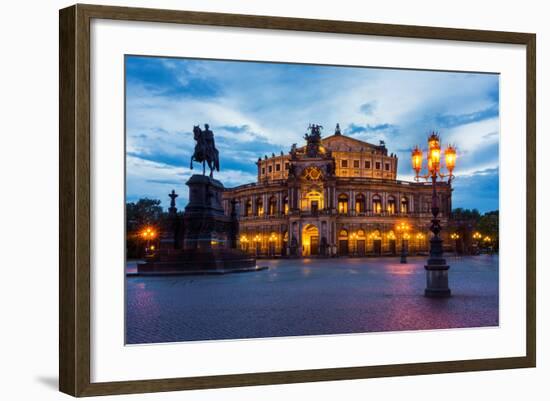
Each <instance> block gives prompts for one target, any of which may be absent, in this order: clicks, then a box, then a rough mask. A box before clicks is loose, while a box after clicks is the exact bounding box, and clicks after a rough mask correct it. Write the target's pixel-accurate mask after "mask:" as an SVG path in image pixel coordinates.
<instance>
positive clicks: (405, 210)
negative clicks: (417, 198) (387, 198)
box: [401, 196, 409, 213]
mask: <svg viewBox="0 0 550 401" xmlns="http://www.w3.org/2000/svg"><path fill="white" fill-rule="evenodd" d="M401 213H409V200H408V199H407V197H406V196H404V197H402V198H401Z"/></svg>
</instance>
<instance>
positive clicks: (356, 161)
mask: <svg viewBox="0 0 550 401" xmlns="http://www.w3.org/2000/svg"><path fill="white" fill-rule="evenodd" d="M353 168H359V160H354V161H353Z"/></svg>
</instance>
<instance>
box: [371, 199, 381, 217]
mask: <svg viewBox="0 0 550 401" xmlns="http://www.w3.org/2000/svg"><path fill="white" fill-rule="evenodd" d="M372 211H373V212H374V213H382V199H381V198H380V196H378V195H374V196H373V197H372Z"/></svg>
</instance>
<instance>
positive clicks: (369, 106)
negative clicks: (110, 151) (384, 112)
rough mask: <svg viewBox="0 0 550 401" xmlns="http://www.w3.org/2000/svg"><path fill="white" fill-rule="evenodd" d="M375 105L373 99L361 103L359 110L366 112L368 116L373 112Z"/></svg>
mask: <svg viewBox="0 0 550 401" xmlns="http://www.w3.org/2000/svg"><path fill="white" fill-rule="evenodd" d="M375 107H376V102H375V101H373V102H368V103H363V104H362V105H361V106H360V107H359V110H361V112H362V113H363V114H366V115H367V116H370V115H372V114H373V113H374V109H375Z"/></svg>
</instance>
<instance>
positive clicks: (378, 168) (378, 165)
mask: <svg viewBox="0 0 550 401" xmlns="http://www.w3.org/2000/svg"><path fill="white" fill-rule="evenodd" d="M376 169H377V170H380V162H376Z"/></svg>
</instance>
